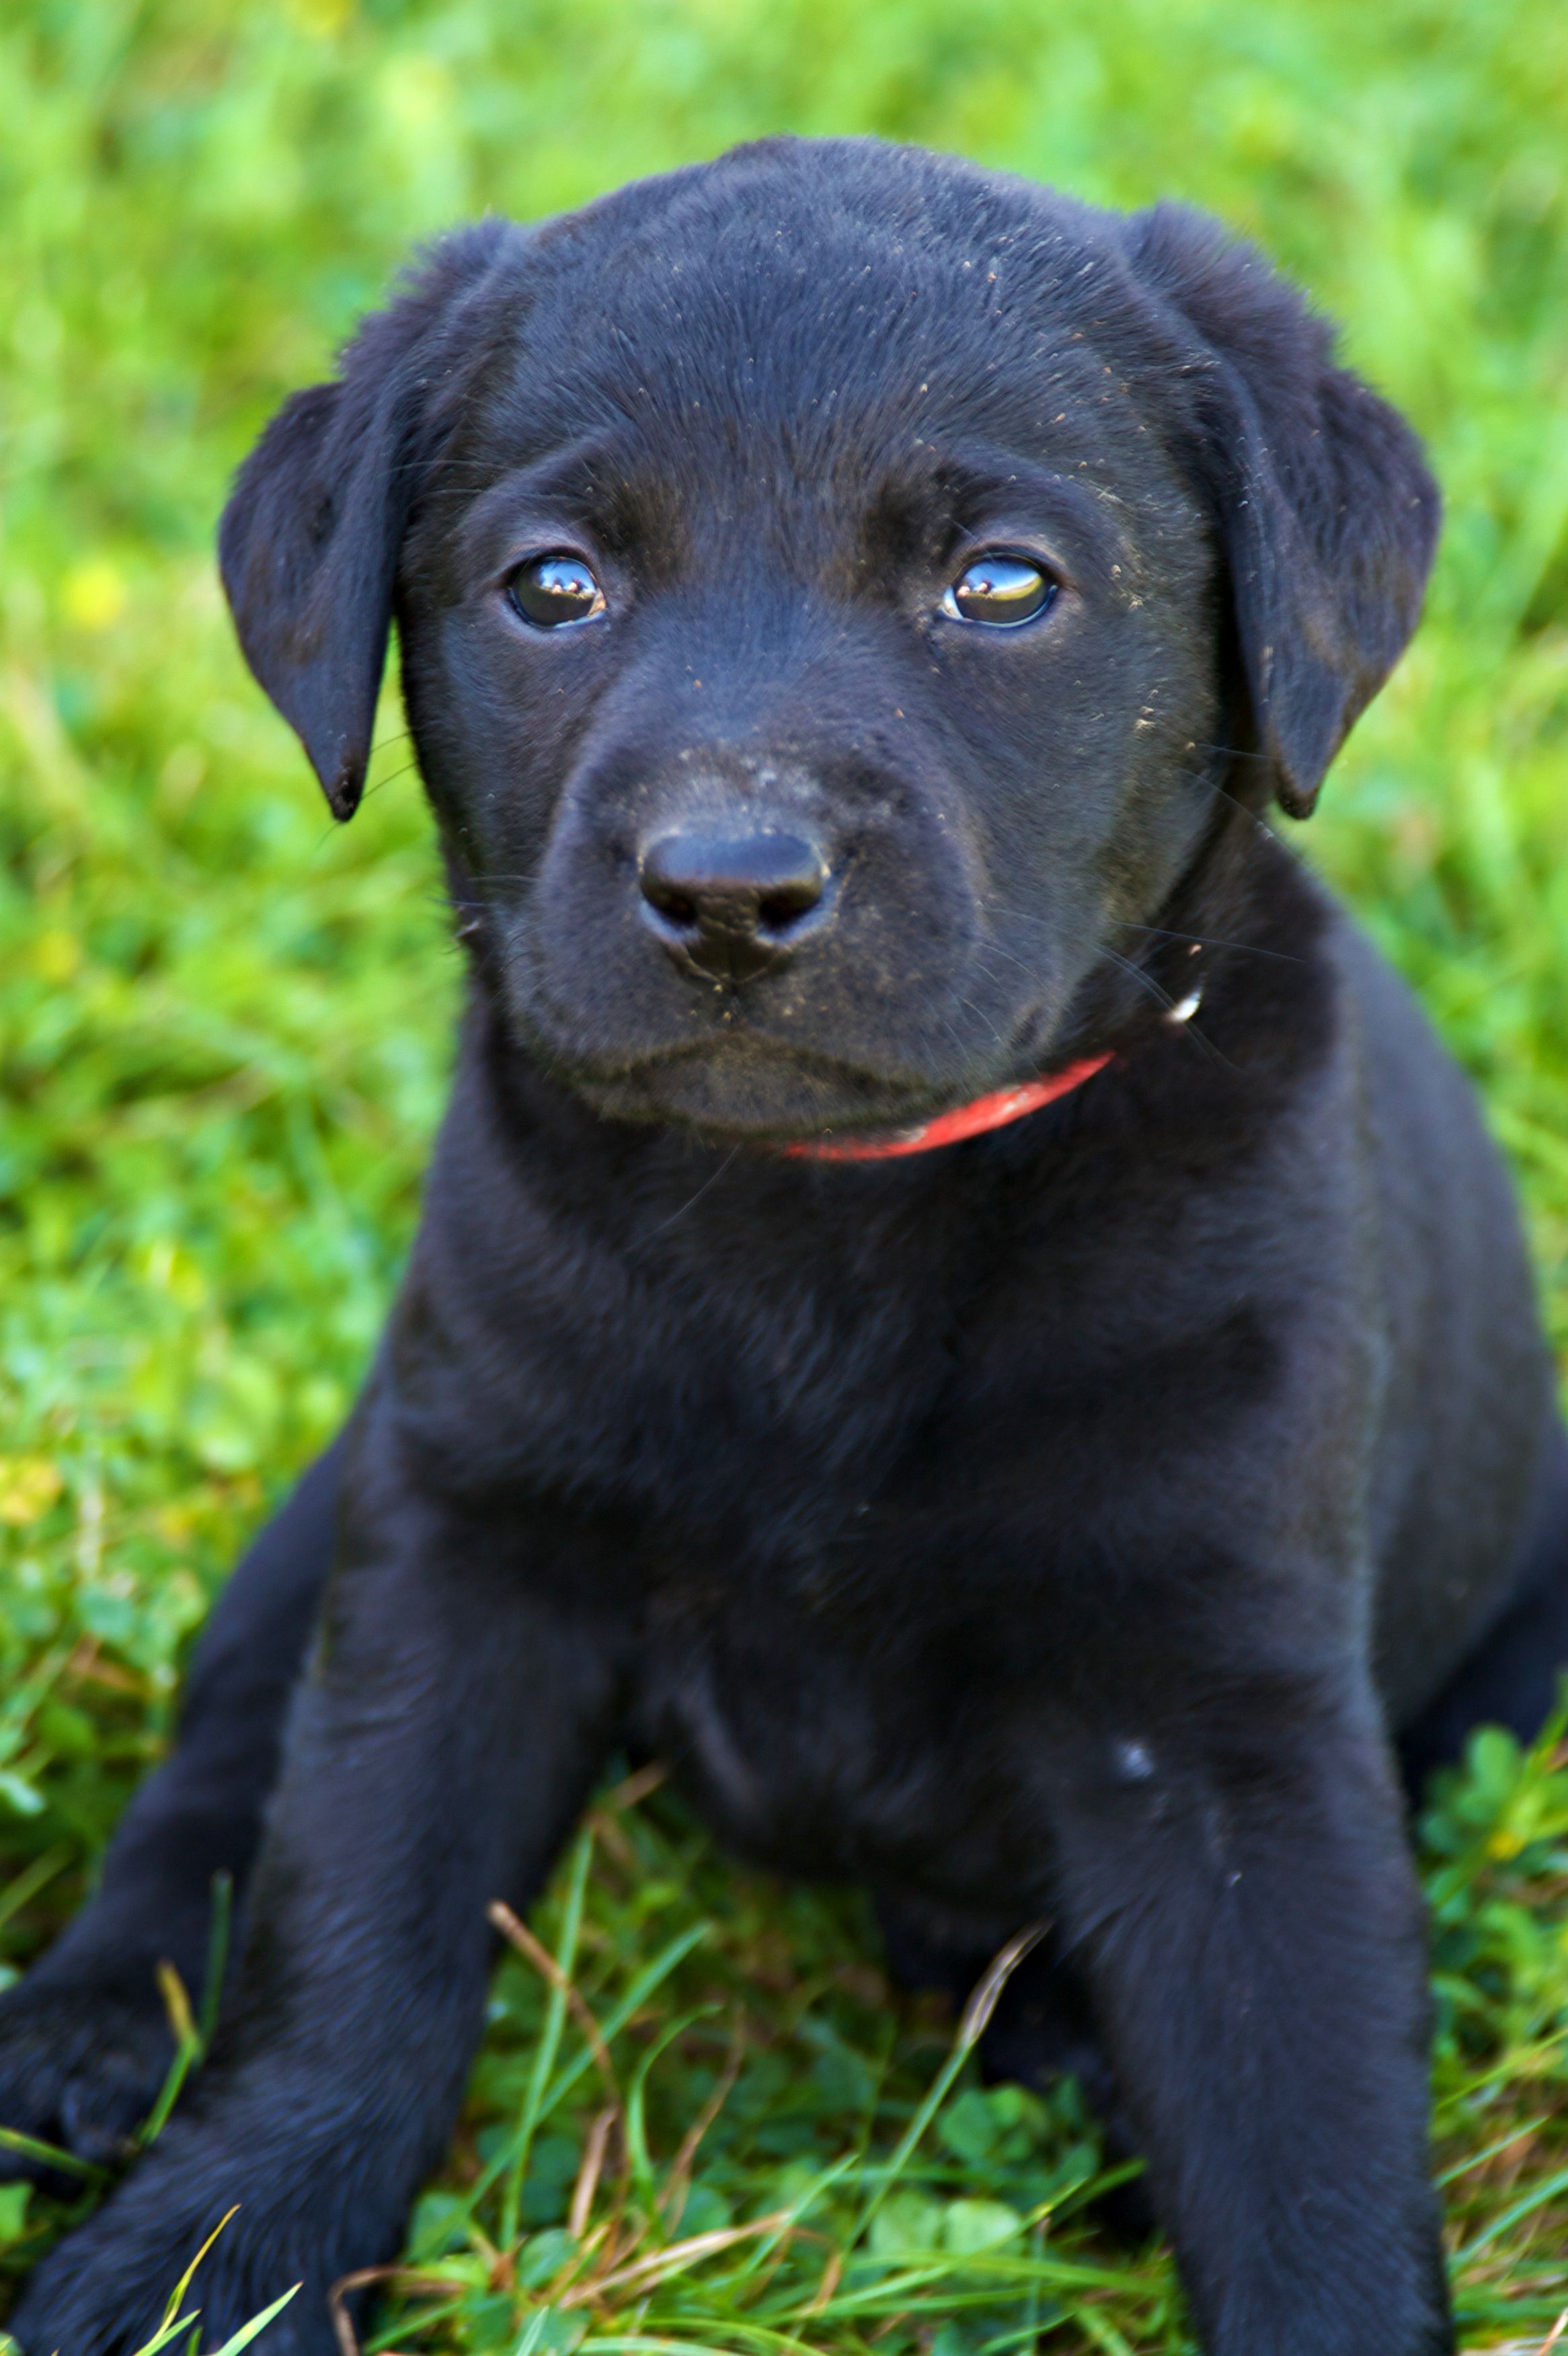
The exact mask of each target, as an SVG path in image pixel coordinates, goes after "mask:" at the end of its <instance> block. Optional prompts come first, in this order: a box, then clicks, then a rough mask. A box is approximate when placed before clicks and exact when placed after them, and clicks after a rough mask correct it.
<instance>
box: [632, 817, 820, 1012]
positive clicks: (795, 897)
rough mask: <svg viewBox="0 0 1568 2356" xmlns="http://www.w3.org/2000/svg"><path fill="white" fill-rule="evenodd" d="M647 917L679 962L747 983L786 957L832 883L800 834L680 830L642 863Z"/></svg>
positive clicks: (710, 975)
mask: <svg viewBox="0 0 1568 2356" xmlns="http://www.w3.org/2000/svg"><path fill="white" fill-rule="evenodd" d="M641 882H642V897H643V901H644V903H645V905H644V908H643V915H644V916H645V917H646V919H647V921H648V923H649V925H650V927H651V929H652V930H653V931H654V932H655V933H657V935H658V936H659V938H660V940H661V941H662V942H663V944H664V946H665V948H667V949H668V950H669V951H670V953H671V956H672V957H673V958H676V959H677V960H678V962H679V963H680V964H682V965H683V966H685V967H687V968H688V969H690V970H692V971H694V972H697V973H700V974H703V975H705V976H707V978H708V979H709V980H714V981H727V982H742V981H750V980H753V979H754V977H755V976H756V975H757V974H759V973H767V972H769V971H770V970H771V969H773V968H774V967H776V966H780V965H782V964H783V963H784V961H785V959H786V958H788V957H789V956H790V955H791V954H792V952H793V951H794V949H795V948H796V947H797V946H798V944H799V942H800V938H801V937H802V936H803V934H804V933H805V931H806V930H807V926H806V924H805V919H806V918H807V917H809V916H811V912H812V910H813V909H814V908H817V907H819V906H820V905H821V903H822V894H824V892H825V891H826V890H827V888H828V863H827V861H826V860H825V859H824V858H823V856H822V852H821V851H819V850H818V849H817V846H816V845H815V843H812V842H808V841H804V840H803V839H802V838H801V837H800V835H798V834H745V835H730V834H717V833H714V832H710V831H709V830H707V829H706V828H703V827H682V829H681V830H679V832H678V833H675V834H664V835H660V838H659V840H658V841H657V842H654V843H650V846H649V848H648V850H647V851H646V852H645V853H644V855H643V861H642V877H641Z"/></svg>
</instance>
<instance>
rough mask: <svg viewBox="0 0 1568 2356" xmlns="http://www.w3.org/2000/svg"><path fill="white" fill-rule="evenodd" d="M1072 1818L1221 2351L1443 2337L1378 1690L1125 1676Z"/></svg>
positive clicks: (1109, 1995)
mask: <svg viewBox="0 0 1568 2356" xmlns="http://www.w3.org/2000/svg"><path fill="white" fill-rule="evenodd" d="M1173 1682H1174V1681H1171V1680H1167V1681H1165V1693H1166V1695H1167V1697H1168V1695H1169V1694H1170V1692H1171V1690H1172V1685H1173ZM1133 1685H1134V1688H1135V1685H1136V1680H1134V1681H1133ZM1054 1813H1055V1815H1056V1819H1057V1837H1058V1870H1059V1877H1060V1879H1059V1898H1060V1904H1061V1910H1062V1913H1063V1916H1064V1918H1065V1921H1064V1927H1065V1928H1066V1929H1067V1930H1068V1932H1069V1934H1070V1935H1071V1937H1072V1939H1073V1940H1074V1942H1075V1944H1076V1948H1077V1953H1078V1957H1079V1961H1080V1963H1081V1965H1082V1967H1083V1968H1084V1970H1085V1971H1086V1973H1087V1976H1088V1979H1089V1984H1090V1989H1091V1992H1092V1996H1093V2000H1094V2003H1095V2008H1096V2011H1097V2014H1098V2017H1099V2019H1100V2023H1101V2029H1102V2032H1103V2034H1104V2037H1105V2040H1106V2043H1107V2046H1108V2049H1109V2051H1110V2055H1111V2060H1112V2067H1113V2069H1114V2071H1115V2073H1116V2077H1117V2081H1118V2083H1119V2085H1120V2088H1121V2091H1122V2096H1123V2099H1124V2101H1125V2103H1126V2105H1127V2108H1128V2111H1129V2112H1130V2114H1131V2115H1132V2118H1133V2124H1134V2126H1135V2129H1136V2132H1137V2134H1138V2137H1139V2140H1140V2143H1141V2145H1142V2147H1143V2149H1144V2152H1145V2154H1146V2155H1147V2158H1148V2163H1149V2174H1150V2180H1151V2190H1152V2191H1153V2193H1154V2197H1155V2205H1156V2207H1157V2209H1158V2211H1159V2213H1160V2215H1161V2218H1162V2220H1163V2222H1165V2226H1166V2228H1167V2229H1168V2231H1169V2232H1170V2233H1171V2235H1172V2237H1173V2239H1174V2241H1175V2244H1176V2254H1177V2258H1178V2262H1179V2264H1180V2267H1181V2271H1182V2276H1183V2279H1184V2281H1185V2283H1186V2286H1187V2294H1188V2297H1189V2299H1190V2301H1191V2304H1192V2308H1193V2311H1194V2316H1195V2319H1196V2321H1197V2329H1198V2332H1199V2335H1200V2337H1201V2340H1202V2342H1203V2346H1204V2348H1205V2350H1206V2351H1208V2356H1441V2351H1446V2350H1447V2349H1449V2348H1450V2347H1451V2346H1452V2334H1451V2327H1450V2323H1449V2316H1448V2300H1447V2288H1446V2280H1445V2275H1444V2264H1443V2252H1442V2245H1441V2242H1440V2238H1439V2230H1438V2227H1439V2220H1438V2209H1437V2203H1436V2201H1435V2198H1434V2193H1433V2190H1432V2187H1431V2182H1430V2178H1429V2172H1428V2169H1429V2157H1428V2141H1427V2136H1428V2124H1427V2122H1428V2095H1427V2050H1426V2038H1427V2008H1426V1987H1425V1968H1424V1966H1425V1940H1424V1934H1423V1917H1422V1911H1421V1904H1420V1898H1419V1892H1418V1890H1417V1888H1416V1884H1415V1879H1414V1874H1413V1872H1412V1865H1411V1860H1410V1856H1409V1852H1408V1849H1407V1847H1406V1846H1405V1841H1404V1838H1403V1834H1402V1809H1401V1805H1400V1801H1399V1797H1398V1794H1397V1791H1396V1788H1395V1784H1394V1782H1393V1778H1392V1773H1391V1767H1390V1763H1389V1761H1388V1758H1387V1755H1386V1751H1385V1747H1384V1743H1383V1740H1382V1738H1381V1735H1380V1730H1379V1726H1378V1721H1377V1717H1376V1712H1375V1708H1374V1705H1373V1703H1372V1700H1371V1697H1370V1694H1369V1692H1368V1691H1367V1690H1365V1689H1364V1687H1362V1686H1361V1684H1360V1681H1359V1679H1358V1678H1356V1677H1354V1676H1351V1675H1350V1674H1348V1673H1346V1674H1343V1675H1341V1674H1339V1673H1337V1672H1329V1673H1327V1674H1326V1675H1325V1676H1311V1675H1307V1674H1298V1673H1294V1672H1286V1673H1283V1674H1278V1675H1273V1674H1271V1675H1257V1674H1252V1675H1248V1674H1246V1673H1239V1674H1232V1675H1226V1676H1208V1677H1207V1678H1205V1679H1201V1680H1200V1679H1197V1678H1194V1679H1193V1680H1192V1681H1191V1684H1190V1686H1189V1687H1188V1689H1187V1691H1186V1692H1185V1693H1184V1694H1183V1696H1182V1698H1181V1703H1180V1706H1179V1708H1172V1707H1171V1706H1170V1704H1169V1701H1168V1699H1167V1702H1166V1706H1165V1708H1163V1709H1161V1708H1155V1707H1153V1706H1151V1707H1148V1708H1144V1709H1143V1710H1140V1709H1139V1708H1138V1706H1137V1702H1136V1699H1135V1697H1134V1691H1133V1690H1126V1691H1124V1692H1123V1693H1122V1696H1121V1697H1120V1701H1119V1704H1118V1706H1117V1707H1115V1708H1112V1707H1109V1706H1108V1707H1107V1708H1106V1709H1105V1711H1104V1714H1103V1715H1101V1714H1099V1713H1096V1723H1095V1724H1094V1727H1093V1730H1092V1731H1089V1730H1082V1729H1080V1730H1079V1739H1078V1740H1076V1741H1075V1742H1073V1743H1071V1744H1069V1745H1068V1746H1065V1748H1064V1752H1063V1756H1062V1764H1061V1766H1060V1769H1059V1772H1058V1791H1057V1795H1056V1800H1055V1806H1054Z"/></svg>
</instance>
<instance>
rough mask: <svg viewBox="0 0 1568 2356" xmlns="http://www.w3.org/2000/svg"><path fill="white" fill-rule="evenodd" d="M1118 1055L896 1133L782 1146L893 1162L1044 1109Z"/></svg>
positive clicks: (1090, 1059) (830, 1157) (795, 1151)
mask: <svg viewBox="0 0 1568 2356" xmlns="http://www.w3.org/2000/svg"><path fill="white" fill-rule="evenodd" d="M1112 1060H1113V1058H1112V1056H1110V1055H1085V1056H1084V1057H1083V1059H1082V1061H1081V1062H1080V1063H1077V1064H1068V1065H1066V1066H1064V1067H1063V1069H1062V1070H1061V1071H1059V1072H1052V1073H1050V1074H1049V1075H1048V1076H1047V1077H1046V1078H1045V1079H1043V1080H1026V1081H1025V1082H1024V1083H1023V1085H1022V1086H1021V1087H1015V1088H998V1089H996V1090H995V1092H994V1094H993V1095H991V1096H988V1097H976V1098H975V1099H974V1102H973V1103H972V1104H966V1105H960V1107H959V1108H958V1110H957V1111H956V1112H944V1113H940V1114H939V1115H938V1117H937V1119H935V1120H927V1121H922V1122H921V1123H920V1125H919V1127H918V1129H899V1130H895V1131H894V1132H893V1135H892V1136H891V1137H846V1138H843V1139H835V1138H822V1140H821V1141H818V1140H817V1139H815V1138H802V1139H800V1141H798V1142H797V1143H795V1144H793V1145H786V1146H784V1147H783V1148H782V1149H781V1150H782V1151H784V1152H785V1153H788V1154H789V1155H791V1156H792V1157H793V1158H794V1159H795V1160H796V1161H798V1162H891V1161H894V1160H895V1159H896V1158H897V1156H898V1155H899V1154H902V1153H929V1151H930V1150H931V1148H932V1147H933V1146H934V1145H956V1144H957V1143H958V1141H959V1140H960V1139H961V1138H964V1137H979V1136H981V1135H982V1134H983V1131H984V1130H988V1129H1003V1128H1004V1127H1005V1126H1006V1124H1007V1123H1008V1121H1010V1120H1022V1119H1023V1118H1024V1115H1025V1114H1026V1113H1028V1112H1038V1111H1039V1109H1040V1107H1041V1106H1042V1105H1048V1104H1054V1103H1055V1102H1056V1100H1057V1098H1058V1097H1065V1096H1069V1095H1070V1094H1071V1092H1072V1090H1073V1089H1074V1088H1080V1087H1082V1086H1083V1084H1084V1082H1085V1080H1091V1079H1092V1078H1093V1077H1094V1075H1095V1074H1096V1072H1102V1071H1103V1070H1104V1069H1105V1066H1106V1065H1107V1064H1109V1063H1111V1062H1112Z"/></svg>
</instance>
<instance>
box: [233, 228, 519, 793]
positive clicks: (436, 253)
mask: <svg viewBox="0 0 1568 2356" xmlns="http://www.w3.org/2000/svg"><path fill="white" fill-rule="evenodd" d="M516 241H517V233H516V232H515V231H514V230H512V229H511V227H510V224H509V223H508V222H505V221H499V220H487V221H482V222H480V223H478V225H477V226H476V227H475V228H473V229H469V230H459V231H458V232H457V233H456V235H455V236H453V237H449V238H446V239H445V240H443V241H442V242H441V243H440V244H438V245H437V246H435V248H433V249H432V250H431V252H429V253H428V254H427V255H426V256H425V257H424V260H423V262H421V263H420V264H419V265H418V266H417V268H416V270H415V272H414V273H413V275H412V276H411V278H410V280H409V281H408V283H407V284H406V287H405V290H404V292H403V294H402V295H400V296H399V298H398V300H397V301H396V302H394V303H393V304H392V305H391V306H390V307H389V308H388V309H387V310H385V311H380V312H377V313H376V314H375V315H374V316H372V317H371V318H370V319H367V320H366V322H365V323H364V325H363V326H362V327H360V331H359V333H358V335H356V336H355V337H354V339H353V341H352V343H350V344H349V347H348V348H347V350H346V351H345V352H344V355H343V359H342V369H341V374H340V375H339V377H338V380H337V381H336V382H335V383H332V384H317V385H312V386H311V387H310V388H309V390H308V391H305V392H296V393H295V394H294V395H293V397H292V398H291V399H290V400H288V401H286V402H285V403H284V405H283V407H282V409H281V410H279V412H278V413H277V415H276V416H275V417H274V420H273V422H272V423H271V424H270V425H269V426H268V427H267V430H266V432H265V433H264V434H263V436H262V438H261V440H260V442H259V443H258V444H256V447H255V448H254V450H252V453H251V455H250V456H249V458H247V459H246V461H245V464H244V465H243V466H242V468H241V469H240V474H239V477H238V479H237V480H236V482H235V485H234V489H233V494H232V496H231V498H230V501H229V504H228V506H227V508H226V509H224V511H223V520H222V523H221V525H220V528H219V533H218V558H219V565H220V571H221V573H222V576H223V587H224V590H225V593H226V594H227V596H228V599H229V605H230V609H231V612H232V614H233V616H234V626H235V628H236V630H237V631H238V633H239V638H240V644H241V647H242V649H243V651H244V656H245V659H246V661H247V662H248V663H249V664H250V666H251V669H252V671H254V673H255V675H256V677H257V679H258V680H260V682H261V684H262V686H263V688H264V689H265V690H266V691H267V693H268V695H269V696H270V697H271V698H272V700H273V701H274V703H275V704H276V706H277V708H278V710H279V711H280V712H282V714H283V716H284V718H285V720H286V721H287V722H288V723H289V725H290V727H291V728H293V729H294V731H295V734H297V735H298V737H299V739H300V741H301V743H302V744H304V746H305V749H306V752H307V753H308V754H309V755H310V760H311V765H312V766H313V767H314V768H315V771H316V774H317V776H318V777H319V778H320V780H321V783H322V786H323V787H324V788H325V790H326V794H327V798H328V801H329V802H330V803H331V805H332V810H333V814H334V816H335V817H337V818H340V819H346V818H351V817H352V816H353V813H354V810H355V809H356V808H357V807H358V804H359V800H360V794H361V793H362V792H363V790H364V784H365V769H366V765H367V763H368V762H369V760H370V754H371V730H372V728H373V727H374V725H375V717H376V700H377V697H378V695H379V694H380V691H381V673H382V670H383V669H384V668H385V665H386V651H387V637H388V634H389V632H390V630H391V626H392V589H393V584H394V582H395V580H396V575H397V561H398V551H399V549H400V547H401V546H402V543H403V531H404V529H405V527H406V525H407V522H408V517H409V510H410V508H411V506H412V504H413V498H414V496H415V493H416V491H417V488H418V486H419V483H420V480H421V478H422V477H423V475H424V470H425V466H426V464H427V462H428V460H429V458H430V456H431V455H433V452H434V450H435V446H436V445H437V444H438V440H439V434H440V430H441V426H442V423H443V422H444V419H445V418H446V416H448V415H449V414H450V411H451V407H452V400H451V395H452V392H453V390H454V378H455V376H456V374H458V373H459V372H460V369H461V362H462V360H463V359H465V358H466V357H467V355H468V353H469V352H470V351H471V350H472V349H473V348H474V347H475V345H476V341H477V334H476V321H475V317H474V314H475V312H476V310H477V309H478V303H477V301H476V296H477V295H478V291H479V289H480V288H481V286H482V284H483V283H484V282H485V281H486V280H487V279H488V278H489V275H490V273H491V272H492V270H493V269H494V268H495V266H496V264H497V262H498V258H499V256H500V255H501V253H502V252H504V251H505V250H506V249H507V248H508V247H510V246H512V245H514V244H515V242H516Z"/></svg>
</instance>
